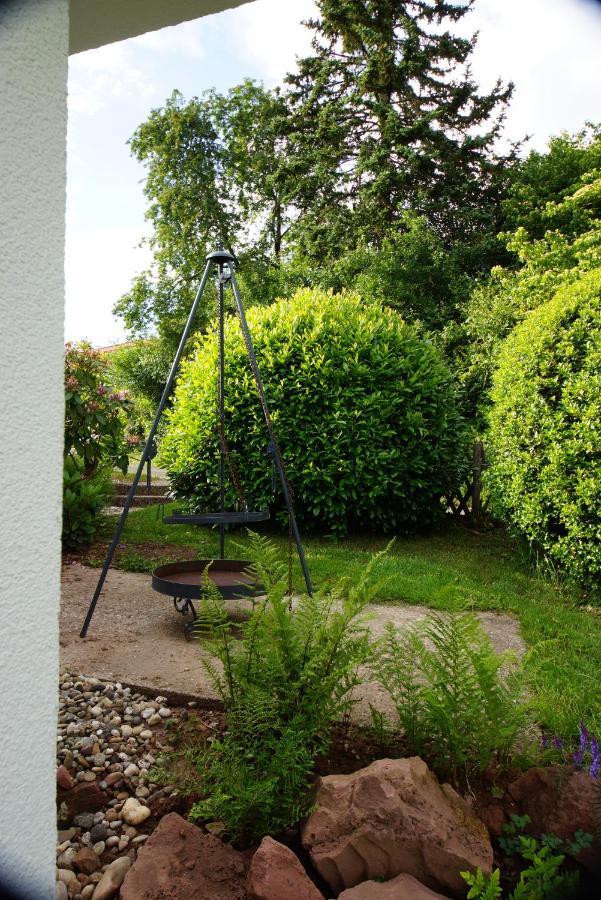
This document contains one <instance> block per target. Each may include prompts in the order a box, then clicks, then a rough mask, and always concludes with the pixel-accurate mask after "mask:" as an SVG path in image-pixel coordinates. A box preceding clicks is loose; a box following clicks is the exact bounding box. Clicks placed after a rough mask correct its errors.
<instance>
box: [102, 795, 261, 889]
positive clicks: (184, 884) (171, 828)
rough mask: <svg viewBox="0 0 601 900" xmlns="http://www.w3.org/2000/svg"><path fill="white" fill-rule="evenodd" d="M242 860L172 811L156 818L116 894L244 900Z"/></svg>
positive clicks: (211, 836)
mask: <svg viewBox="0 0 601 900" xmlns="http://www.w3.org/2000/svg"><path fill="white" fill-rule="evenodd" d="M246 868H247V863H246V860H245V858H244V857H243V856H242V854H241V853H238V851H237V850H234V849H233V848H232V847H230V846H229V844H225V843H223V841H220V840H219V838H216V837H214V836H213V835H212V834H203V832H202V831H201V830H200V828H197V827H196V826H195V825H192V824H191V823H190V822H186V820H185V819H182V817H181V816H178V815H177V813H170V814H169V815H168V816H165V818H163V819H161V821H160V823H159V825H158V827H157V828H156V830H155V831H154V832H153V833H152V834H151V836H150V837H149V838H148V840H147V841H146V843H145V844H144V846H143V847H142V849H141V850H140V851H139V853H138V858H137V859H136V861H135V863H134V865H133V866H132V867H131V869H130V870H129V872H128V873H127V875H126V876H125V881H124V882H123V885H122V887H121V894H120V895H119V896H120V897H121V900H142V898H143V900H166V898H169V900H245V898H246V897H247V893H246V888H245V880H246Z"/></svg>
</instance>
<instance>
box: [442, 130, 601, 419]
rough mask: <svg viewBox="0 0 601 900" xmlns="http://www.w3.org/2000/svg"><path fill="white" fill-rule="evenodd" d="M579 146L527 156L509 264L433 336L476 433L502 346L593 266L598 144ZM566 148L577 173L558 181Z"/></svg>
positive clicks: (600, 209) (599, 222)
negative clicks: (574, 159)
mask: <svg viewBox="0 0 601 900" xmlns="http://www.w3.org/2000/svg"><path fill="white" fill-rule="evenodd" d="M597 134H598V131H597ZM580 138H581V135H576V136H575V137H574V138H570V137H568V136H567V135H562V136H561V137H560V138H554V139H553V140H552V141H551V142H550V144H549V153H548V154H547V157H544V156H543V155H541V154H538V153H532V154H530V156H529V157H528V158H527V160H526V161H525V162H524V164H523V166H522V167H521V174H520V175H519V176H518V178H517V180H516V181H515V183H514V185H513V187H512V189H511V195H510V201H509V204H510V207H511V215H512V218H511V219H510V221H517V222H519V223H520V225H519V227H518V228H517V229H516V230H515V231H514V232H508V233H505V234H504V235H502V237H503V238H504V239H505V241H506V242H507V249H508V251H509V253H510V254H511V257H512V258H513V259H514V260H516V261H517V264H513V265H509V266H505V267H501V266H497V267H494V268H493V269H492V271H491V273H490V277H489V278H488V279H486V280H485V281H482V282H481V283H480V284H478V285H477V286H476V287H475V289H474V291H473V293H472V295H471V297H470V299H469V301H468V302H467V303H466V305H465V308H464V310H463V319H462V321H461V322H460V323H457V324H451V325H448V326H447V327H446V328H445V330H444V332H443V334H442V336H441V342H442V344H443V345H444V347H445V354H446V356H447V358H448V360H449V363H450V364H451V366H452V368H453V369H454V371H455V373H456V376H457V378H458V380H459V382H460V383H461V384H462V386H463V389H464V392H465V404H466V405H465V410H464V411H465V412H466V414H468V415H469V417H470V418H475V419H477V420H478V421H479V424H480V426H481V427H484V424H485V423H484V417H485V413H486V410H487V407H488V404H489V396H488V394H489V390H490V387H491V384H492V378H493V373H494V371H495V368H496V365H497V358H498V355H499V350H500V348H501V346H502V343H503V341H504V339H505V338H506V337H507V335H508V334H509V333H510V332H511V331H512V329H513V328H514V327H515V326H516V324H518V323H519V322H521V321H522V320H523V319H524V318H525V317H526V315H527V314H528V313H529V312H530V311H531V310H533V309H536V308H537V307H539V306H541V304H543V303H545V302H547V301H548V300H550V299H551V297H553V296H554V294H555V293H556V292H557V290H558V289H559V288H560V287H561V286H562V285H564V284H567V283H572V282H574V281H577V280H578V279H579V278H581V277H582V275H583V273H584V272H589V271H591V270H593V269H597V268H599V267H600V266H601V172H600V170H599V169H598V168H597V167H596V163H597V159H598V156H597V154H598V152H599V151H598V150H595V144H597V145H598V144H599V137H597V138H596V139H595V141H594V142H592V143H591V144H590V146H589V147H588V148H586V149H585V148H584V147H582V146H578V145H579V144H580ZM570 148H572V150H574V148H576V149H575V153H576V155H577V156H578V165H577V166H573V167H571V170H570V171H569V172H568V171H566V172H565V173H564V174H563V176H560V175H559V172H560V171H561V160H562V159H563V158H564V156H565V154H566V153H571V150H570ZM585 165H588V166H589V167H590V168H589V170H588V171H587V170H586V169H584V167H585ZM583 170H584V171H583ZM575 172H578V173H579V174H577V175H575V174H574V173H575ZM535 184H538V188H537V190H540V199H539V194H537V193H536V190H535V189H534V187H533V185H535ZM554 191H555V193H553V192H554ZM517 198H519V202H518V199H517ZM531 235H534V237H532V236H531ZM537 235H540V237H537Z"/></svg>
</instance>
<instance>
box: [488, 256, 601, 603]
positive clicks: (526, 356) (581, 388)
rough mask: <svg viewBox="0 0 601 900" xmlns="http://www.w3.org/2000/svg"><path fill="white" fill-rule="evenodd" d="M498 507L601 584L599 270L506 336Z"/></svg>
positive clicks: (562, 562)
mask: <svg viewBox="0 0 601 900" xmlns="http://www.w3.org/2000/svg"><path fill="white" fill-rule="evenodd" d="M492 401H493V407H492V410H491V414H490V437H489V442H490V449H491V458H492V463H493V465H492V468H491V471H490V488H491V495H492V498H493V501H494V503H495V506H496V509H497V511H499V512H500V513H501V514H503V515H505V516H506V517H507V519H508V520H509V522H510V523H511V525H512V526H513V527H514V528H515V529H516V530H517V531H518V532H519V533H521V534H523V535H524V536H525V537H526V538H527V539H528V541H529V542H530V543H531V545H532V546H533V548H534V550H535V551H542V553H543V554H544V555H545V556H546V557H547V558H548V559H549V560H550V561H551V562H552V563H553V564H554V565H555V566H556V567H559V568H560V569H562V570H563V571H564V572H565V573H567V574H568V575H569V576H570V577H573V578H574V579H577V580H578V581H579V582H580V583H581V584H583V585H584V586H588V587H590V588H592V587H595V586H596V587H598V586H599V584H600V583H601V270H597V271H594V272H590V273H588V274H586V275H585V276H583V277H582V278H581V279H580V280H579V281H577V282H576V283H575V284H572V285H568V286H566V287H563V288H562V289H561V290H559V291H558V292H557V294H556V296H555V297H554V298H553V299H552V300H550V301H549V302H547V303H546V304H544V305H543V306H541V307H539V309H537V310H535V311H533V312H532V313H531V314H530V315H529V316H528V317H527V319H526V320H525V321H524V322H523V323H522V324H521V325H520V326H518V327H517V328H516V329H515V330H514V332H513V333H512V334H511V335H510V337H509V338H508V339H507V341H506V343H505V345H504V347H503V349H502V351H501V356H500V362H499V368H498V371H497V374H496V376H495V380H494V387H493V391H492Z"/></svg>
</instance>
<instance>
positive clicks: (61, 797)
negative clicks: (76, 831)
mask: <svg viewBox="0 0 601 900" xmlns="http://www.w3.org/2000/svg"><path fill="white" fill-rule="evenodd" d="M108 801H109V797H108V795H107V794H105V792H104V791H103V790H101V789H100V787H99V785H98V782H97V781H81V782H79V784H76V785H75V787H74V788H72V790H70V791H64V790H62V789H60V788H59V791H58V805H59V810H58V819H59V822H65V823H69V822H71V821H72V819H73V817H74V816H78V815H79V814H80V813H87V812H98V810H99V809H104V807H105V806H106V804H107V803H108Z"/></svg>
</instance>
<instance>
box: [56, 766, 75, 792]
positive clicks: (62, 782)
mask: <svg viewBox="0 0 601 900" xmlns="http://www.w3.org/2000/svg"><path fill="white" fill-rule="evenodd" d="M56 783H57V785H58V786H59V788H62V789H63V790H64V791H70V790H71V788H72V787H73V786H74V785H75V779H74V778H73V776H72V775H71V773H70V772H69V770H68V769H66V768H65V766H59V767H58V769H57V770H56Z"/></svg>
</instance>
